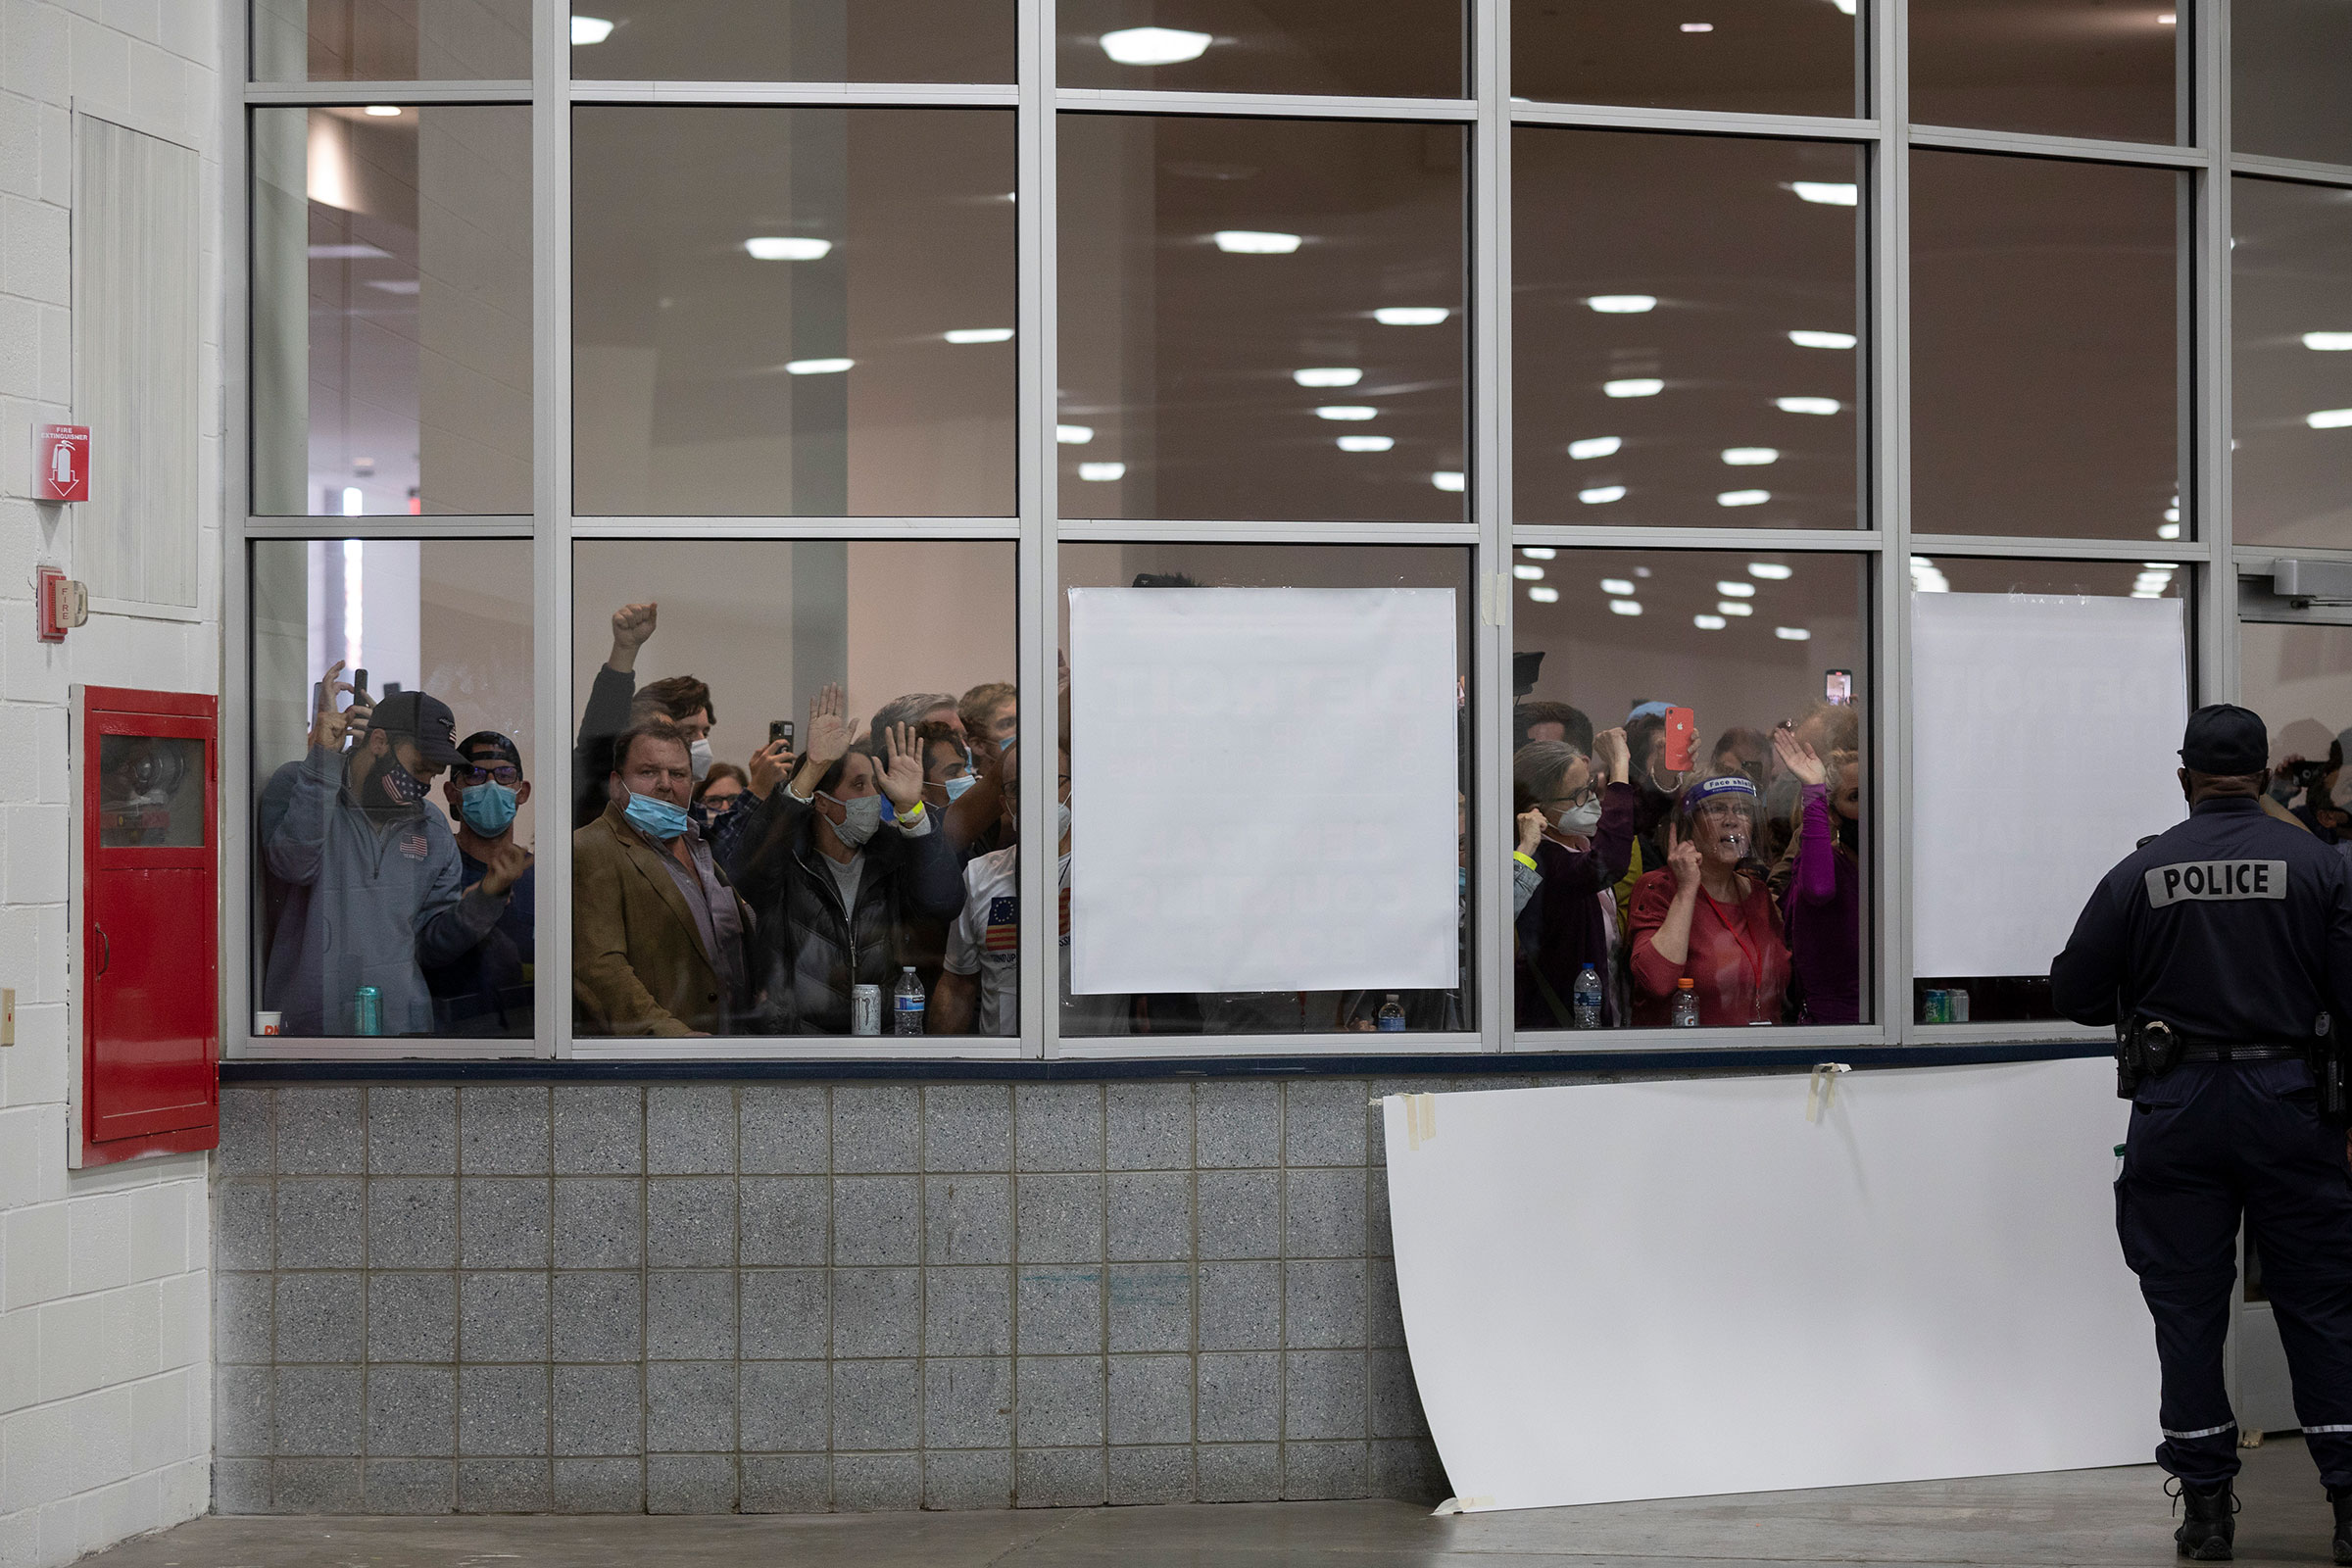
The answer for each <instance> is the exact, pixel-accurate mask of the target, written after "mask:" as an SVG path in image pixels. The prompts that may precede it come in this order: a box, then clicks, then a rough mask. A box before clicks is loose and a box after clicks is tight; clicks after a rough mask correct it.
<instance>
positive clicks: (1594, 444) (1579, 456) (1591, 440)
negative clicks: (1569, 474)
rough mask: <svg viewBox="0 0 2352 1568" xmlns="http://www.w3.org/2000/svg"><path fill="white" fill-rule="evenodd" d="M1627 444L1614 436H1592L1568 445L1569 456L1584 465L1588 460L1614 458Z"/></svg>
mask: <svg viewBox="0 0 2352 1568" xmlns="http://www.w3.org/2000/svg"><path fill="white" fill-rule="evenodd" d="M1624 445H1625V442H1624V441H1623V440H1622V439H1620V438H1619V437H1617V436H1613V435H1591V436H1587V437H1585V439H1583V440H1582V441H1571V442H1569V443H1568V455H1569V456H1570V457H1572V458H1574V459H1575V460H1576V461H1577V462H1579V463H1583V462H1584V461H1586V460H1587V459H1588V458H1613V457H1615V456H1616V455H1617V449H1618V448H1619V447H1622V446H1624Z"/></svg>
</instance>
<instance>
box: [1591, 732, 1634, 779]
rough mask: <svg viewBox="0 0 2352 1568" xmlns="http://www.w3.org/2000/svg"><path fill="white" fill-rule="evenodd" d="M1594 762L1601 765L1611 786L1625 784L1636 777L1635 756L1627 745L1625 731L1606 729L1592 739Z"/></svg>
mask: <svg viewBox="0 0 2352 1568" xmlns="http://www.w3.org/2000/svg"><path fill="white" fill-rule="evenodd" d="M1593 761H1595V762H1598V763H1599V764H1600V770H1601V771H1602V772H1603V773H1606V774H1607V775H1608V781H1609V782H1610V783H1611V784H1623V783H1625V782H1626V781H1627V780H1628V779H1630V778H1632V777H1633V776H1634V771H1633V769H1634V754H1633V750H1632V748H1630V747H1629V746H1627V745H1626V743H1625V731H1624V730H1623V729H1604V730H1602V731H1601V732H1600V733H1599V734H1597V735H1595V736H1593Z"/></svg>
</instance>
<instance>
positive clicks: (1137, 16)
mask: <svg viewBox="0 0 2352 1568" xmlns="http://www.w3.org/2000/svg"><path fill="white" fill-rule="evenodd" d="M1365 21H1366V17H1365V13H1364V10H1363V8H1362V7H1361V6H1358V5H1351V4H1349V3H1348V0H1279V3H1277V4H1274V5H1271V6H1269V5H1263V4H1255V3H1250V0H1063V4H1062V5H1061V6H1060V8H1059V10H1058V11H1057V12H1056V25H1058V26H1059V27H1060V29H1061V39H1060V51H1059V61H1058V72H1059V77H1060V82H1061V85H1062V86H1064V87H1128V88H1145V89H1151V90H1156V91H1160V92H1279V93H1291V94H1299V93H1328V94H1333V95H1336V96H1341V97H1384V98H1459V97H1462V96H1464V94H1465V91H1466V89H1465V87H1464V84H1463V79H1462V13H1461V8H1460V6H1459V5H1458V4H1457V3H1456V0H1412V3H1411V4H1409V5H1396V6H1387V7H1384V8H1382V10H1381V12H1380V13H1379V25H1377V26H1366V25H1364V24H1365Z"/></svg>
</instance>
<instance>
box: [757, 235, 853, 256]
mask: <svg viewBox="0 0 2352 1568" xmlns="http://www.w3.org/2000/svg"><path fill="white" fill-rule="evenodd" d="M743 248H744V249H745V250H746V251H749V252H750V253H751V257H752V260H753V261H756V262H815V261H822V260H823V259H824V258H825V257H827V256H829V255H831V254H832V251H833V242H832V241H831V240H829V239H813V238H810V237H809V235H806V234H757V235H754V236H753V237H752V238H750V239H747V240H745V241H744V242H743Z"/></svg>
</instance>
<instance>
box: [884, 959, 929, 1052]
mask: <svg viewBox="0 0 2352 1568" xmlns="http://www.w3.org/2000/svg"><path fill="white" fill-rule="evenodd" d="M890 1032H891V1033H892V1034H894V1035H919V1034H921V1033H922V1032H923V983H922V982H921V981H920V980H917V979H916V978H915V977H914V965H913V964H911V963H907V964H901V965H900V966H899V983H898V985H897V986H896V987H894V988H893V989H892V991H891V993H890Z"/></svg>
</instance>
